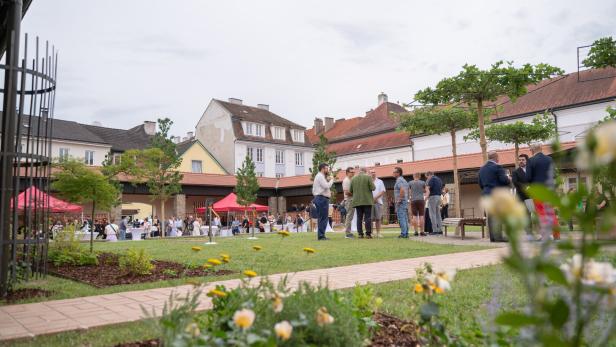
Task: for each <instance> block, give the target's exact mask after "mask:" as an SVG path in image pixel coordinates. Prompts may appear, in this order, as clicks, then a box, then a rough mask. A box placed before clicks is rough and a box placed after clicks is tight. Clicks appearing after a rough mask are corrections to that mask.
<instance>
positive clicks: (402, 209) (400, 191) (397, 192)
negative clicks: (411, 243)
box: [393, 167, 409, 239]
mask: <svg viewBox="0 0 616 347" xmlns="http://www.w3.org/2000/svg"><path fill="white" fill-rule="evenodd" d="M393 176H394V178H395V179H396V184H395V185H394V204H395V206H396V216H397V217H398V223H399V224H400V235H399V236H398V238H399V239H408V238H409V210H408V200H409V184H408V182H407V181H406V180H405V179H404V177H402V168H401V167H395V168H394V172H393Z"/></svg>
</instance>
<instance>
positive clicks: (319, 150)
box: [309, 134, 338, 196]
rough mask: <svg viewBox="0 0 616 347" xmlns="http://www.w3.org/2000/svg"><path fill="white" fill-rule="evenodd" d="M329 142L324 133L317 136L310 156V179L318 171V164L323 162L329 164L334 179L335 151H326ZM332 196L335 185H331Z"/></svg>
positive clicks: (312, 178) (334, 194)
mask: <svg viewBox="0 0 616 347" xmlns="http://www.w3.org/2000/svg"><path fill="white" fill-rule="evenodd" d="M328 144H329V142H328V141H327V138H326V137H325V135H323V134H321V136H319V143H317V145H316V147H315V149H314V155H313V156H312V168H310V169H309V170H310V180H311V181H312V180H314V176H316V175H317V174H318V173H319V164H321V163H325V164H327V165H328V166H329V168H330V170H331V172H332V176H333V177H334V179H336V177H337V176H338V170H336V171H334V165H336V152H329V151H327V145H328ZM331 191H332V196H336V187H334V186H333V185H332V188H331Z"/></svg>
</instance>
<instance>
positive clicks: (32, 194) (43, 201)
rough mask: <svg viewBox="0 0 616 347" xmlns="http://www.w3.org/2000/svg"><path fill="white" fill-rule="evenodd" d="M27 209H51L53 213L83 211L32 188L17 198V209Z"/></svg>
mask: <svg viewBox="0 0 616 347" xmlns="http://www.w3.org/2000/svg"><path fill="white" fill-rule="evenodd" d="M48 203H49V205H48ZM11 205H13V204H11ZM26 207H27V208H40V209H46V208H48V207H49V212H51V213H79V212H81V211H82V208H81V206H79V205H75V204H71V203H69V202H66V201H64V200H60V199H57V198H54V197H53V196H51V195H48V194H47V193H45V192H43V191H41V190H39V189H38V188H36V187H30V188H28V189H26V190H24V191H23V192H21V193H20V194H19V195H18V196H17V209H18V210H24V209H25V208H26Z"/></svg>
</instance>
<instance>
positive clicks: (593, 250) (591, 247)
mask: <svg viewBox="0 0 616 347" xmlns="http://www.w3.org/2000/svg"><path fill="white" fill-rule="evenodd" d="M600 247H601V246H600V245H599V244H598V243H596V242H592V243H588V244H586V245H584V248H583V249H582V253H584V255H585V256H586V257H587V258H592V257H594V256H596V255H597V253H599V248H600Z"/></svg>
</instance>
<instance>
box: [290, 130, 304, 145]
mask: <svg viewBox="0 0 616 347" xmlns="http://www.w3.org/2000/svg"><path fill="white" fill-rule="evenodd" d="M291 136H293V142H304V131H303V130H298V129H291Z"/></svg>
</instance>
